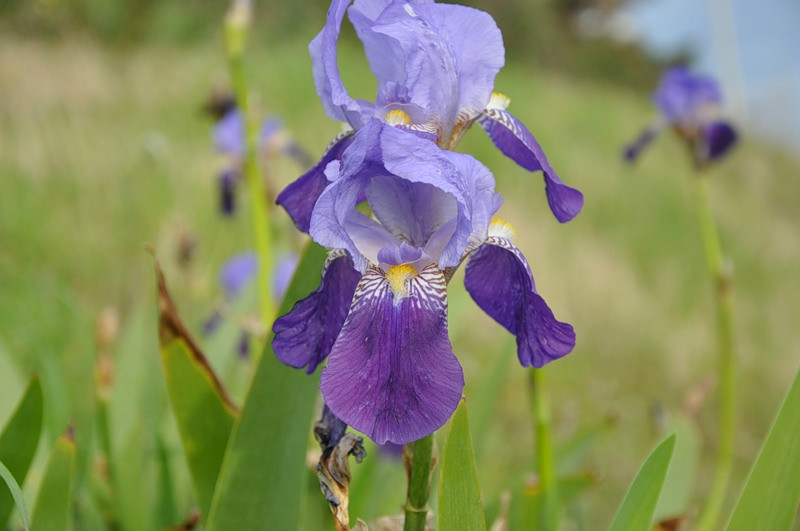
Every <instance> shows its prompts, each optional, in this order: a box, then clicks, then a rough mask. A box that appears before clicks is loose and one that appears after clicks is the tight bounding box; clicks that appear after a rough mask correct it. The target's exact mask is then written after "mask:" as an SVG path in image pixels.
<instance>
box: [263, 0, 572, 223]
mask: <svg viewBox="0 0 800 531" xmlns="http://www.w3.org/2000/svg"><path fill="white" fill-rule="evenodd" d="M350 2H351V0H334V1H333V2H332V3H331V6H330V9H329V11H328V18H327V22H326V24H325V26H324V27H323V29H322V31H320V33H319V34H318V35H317V36H316V37H315V38H314V40H312V41H311V44H310V45H309V51H310V53H311V59H312V62H313V74H314V82H315V84H316V88H317V94H319V96H320V98H321V100H322V103H323V106H324V107H325V111H326V112H327V114H328V116H330V117H331V118H333V119H334V120H339V121H341V122H344V123H345V124H346V127H345V130H344V131H343V132H342V133H340V134H339V135H337V136H336V137H335V138H334V139H333V141H332V142H331V143H330V145H329V147H328V149H327V150H326V152H325V154H324V155H323V157H322V159H321V160H320V161H319V162H318V163H317V165H316V166H314V167H313V168H312V169H311V170H309V171H308V172H307V173H306V174H305V175H303V176H302V177H300V178H299V179H298V180H297V181H295V182H294V183H293V184H291V185H290V186H288V187H287V188H286V189H285V190H284V191H283V192H282V193H281V194H280V195H279V196H278V203H279V204H280V205H282V206H283V207H284V208H285V209H286V210H287V212H288V213H289V215H290V216H291V217H292V219H293V220H294V221H295V223H296V224H297V226H298V228H300V229H301V230H303V231H304V232H308V230H309V226H310V222H311V212H312V210H313V208H314V205H315V204H316V201H317V198H318V197H319V195H320V194H321V193H322V190H323V189H325V187H326V186H327V185H328V180H327V177H326V173H325V168H326V167H327V165H328V164H329V163H330V162H331V161H334V160H340V159H341V157H342V153H343V152H344V150H345V149H346V148H347V146H348V145H349V144H350V143H351V142H353V136H354V134H355V131H358V130H360V129H362V128H363V127H364V126H365V125H366V124H368V123H369V122H370V121H371V120H373V119H377V120H379V121H381V122H385V123H388V124H391V125H400V126H404V127H406V128H408V129H412V130H415V131H419V132H424V133H427V134H429V135H430V138H431V139H432V140H433V141H434V142H435V143H436V145H438V146H439V147H440V148H442V149H447V150H449V149H453V148H454V147H455V145H456V144H457V143H458V141H459V140H460V139H461V137H462V135H463V134H464V132H465V131H466V130H467V129H469V128H470V127H471V126H472V124H474V123H476V122H477V123H478V124H480V125H481V126H482V127H483V128H484V129H485V130H486V132H487V133H488V134H489V136H490V138H491V139H492V141H493V142H494V143H495V145H496V146H497V147H498V148H499V149H500V150H501V151H502V152H503V153H504V154H505V155H507V156H508V157H510V158H511V159H513V160H514V161H515V162H517V164H519V165H520V166H522V167H523V168H525V169H527V170H529V171H538V170H541V171H542V172H543V174H544V180H545V189H546V192H547V200H548V203H549V204H550V208H551V210H552V211H553V213H554V214H555V216H556V218H557V219H558V220H559V221H561V222H565V221H569V220H570V219H572V218H573V217H575V216H576V215H577V214H578V212H580V210H581V208H582V206H583V195H582V194H581V192H579V191H578V190H576V189H574V188H570V187H569V186H567V185H566V184H564V183H563V182H562V180H561V179H560V178H559V176H558V174H557V173H556V172H555V170H554V169H553V167H552V166H551V165H550V163H549V162H548V161H547V157H546V156H545V154H544V151H543V150H542V148H541V146H540V145H539V143H538V142H537V141H536V139H535V138H534V137H533V135H532V134H531V132H530V131H529V130H528V128H527V127H525V125H524V124H523V123H522V122H521V121H520V120H518V119H517V118H516V117H515V116H513V115H512V114H511V113H509V112H508V111H507V110H506V109H507V107H508V106H509V104H510V101H511V100H510V99H509V98H508V97H506V96H504V95H503V94H500V93H494V92H492V90H493V88H494V80H495V76H496V75H497V73H498V72H499V71H500V69H501V68H502V67H503V64H504V62H505V50H504V48H503V38H502V35H501V34H500V30H499V29H498V28H497V24H496V23H495V22H494V20H493V19H492V17H491V16H490V15H489V14H487V13H484V12H482V11H478V10H477V9H473V8H470V7H464V6H459V5H453V4H436V3H434V2H432V1H429V0H394V1H392V0H356V2H355V3H354V4H353V5H352V6H350ZM348 6H350V7H349V8H348ZM345 11H347V12H348V13H349V17H350V21H351V22H352V24H353V26H354V27H355V30H356V33H357V34H358V36H359V38H360V39H361V41H362V43H363V44H364V51H365V52H366V56H367V59H368V61H369V65H370V68H371V69H372V71H373V73H374V74H375V77H376V78H377V80H378V93H377V95H376V98H375V101H374V102H369V101H365V100H360V99H359V100H357V99H354V98H352V97H351V96H350V95H349V93H348V92H347V89H346V88H345V86H344V84H343V82H342V79H341V77H340V75H339V68H338V64H337V51H336V43H337V40H338V38H339V31H340V27H341V24H342V19H343V18H344V14H345Z"/></svg>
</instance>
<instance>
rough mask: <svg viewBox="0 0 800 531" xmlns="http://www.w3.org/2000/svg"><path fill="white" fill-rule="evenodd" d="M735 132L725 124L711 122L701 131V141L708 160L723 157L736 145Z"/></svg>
mask: <svg viewBox="0 0 800 531" xmlns="http://www.w3.org/2000/svg"><path fill="white" fill-rule="evenodd" d="M736 139H737V135H736V131H735V130H734V129H733V127H731V126H730V125H729V124H727V123H725V122H711V123H710V124H708V126H706V128H705V130H704V131H703V140H704V143H705V147H706V149H707V156H708V159H709V160H716V159H718V158H720V157H721V156H723V155H724V154H725V153H727V152H728V150H729V149H730V148H731V147H733V145H734V144H735V143H736Z"/></svg>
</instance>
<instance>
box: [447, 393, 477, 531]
mask: <svg viewBox="0 0 800 531" xmlns="http://www.w3.org/2000/svg"><path fill="white" fill-rule="evenodd" d="M482 529H486V519H485V518H484V515H483V502H482V501H481V490H480V485H479V484H478V469H477V466H476V465H475V454H474V453H473V451H472V437H471V436H470V433H469V421H468V419H467V403H466V401H465V400H463V399H462V400H461V403H460V404H459V405H458V409H456V412H455V414H453V419H452V420H451V421H450V433H448V434H447V441H446V442H445V446H444V452H442V471H441V474H440V476H439V530H440V531H448V530H453V531H461V530H464V531H467V530H469V531H472V530H482Z"/></svg>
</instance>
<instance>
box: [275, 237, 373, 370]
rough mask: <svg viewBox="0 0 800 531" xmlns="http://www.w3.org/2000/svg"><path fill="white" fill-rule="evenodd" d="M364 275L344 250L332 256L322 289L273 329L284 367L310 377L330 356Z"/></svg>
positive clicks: (278, 352)
mask: <svg viewBox="0 0 800 531" xmlns="http://www.w3.org/2000/svg"><path fill="white" fill-rule="evenodd" d="M359 278H361V275H360V274H359V272H358V271H356V270H355V269H354V268H353V261H352V260H351V259H350V257H349V256H348V255H347V253H345V252H344V251H334V252H332V253H331V254H330V255H329V256H328V260H327V261H326V262H325V267H324V268H323V270H322V281H321V282H320V284H319V287H318V288H317V289H316V291H314V292H313V293H311V294H310V295H309V296H308V297H306V298H305V299H302V300H300V301H298V302H297V303H296V304H295V305H294V308H292V310H291V311H290V312H289V313H287V314H286V315H284V316H283V317H280V318H279V319H278V320H277V321H275V324H274V325H273V326H272V331H273V332H274V333H275V337H274V338H273V339H272V348H273V350H274V351H275V356H277V358H278V359H279V360H280V361H281V362H282V363H284V364H286V365H289V366H290V367H295V368H297V369H300V368H302V367H305V368H306V372H307V373H308V374H311V373H313V372H314V371H315V370H316V368H317V366H318V365H319V364H320V363H322V361H323V360H324V359H325V358H326V357H327V356H328V353H329V352H330V351H331V347H332V346H333V343H334V341H335V340H336V336H338V335H339V331H340V330H341V329H342V325H343V324H344V320H345V317H347V310H348V308H350V301H351V300H352V298H353V293H354V292H355V289H356V285H357V284H358V279H359Z"/></svg>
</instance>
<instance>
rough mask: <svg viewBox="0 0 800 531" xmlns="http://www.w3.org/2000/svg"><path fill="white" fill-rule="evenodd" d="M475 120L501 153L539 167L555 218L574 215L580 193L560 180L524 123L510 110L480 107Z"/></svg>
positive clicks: (528, 166) (531, 168) (580, 201)
mask: <svg viewBox="0 0 800 531" xmlns="http://www.w3.org/2000/svg"><path fill="white" fill-rule="evenodd" d="M478 123H480V124H481V126H482V127H483V128H484V129H485V130H486V132H487V133H488V134H489V137H490V138H491V139H492V142H494V145H495V146H497V148H498V149H499V150H500V151H502V152H503V154H504V155H505V156H507V157H509V158H510V159H511V160H513V161H514V162H516V163H517V164H519V165H520V166H522V167H523V168H525V169H526V170H528V171H537V170H542V172H543V173H544V182H545V191H546V192H547V202H548V204H549V205H550V210H552V211H553V214H554V215H555V216H556V219H558V221H560V222H561V223H565V222H567V221H569V220H571V219H572V218H574V217H575V216H577V215H578V213H579V212H580V211H581V209H582V208H583V194H582V193H581V192H580V191H579V190H576V189H575V188H571V187H570V186H567V185H566V184H564V181H562V180H561V178H560V177H559V176H558V174H557V173H556V171H555V170H554V169H553V167H552V166H551V165H550V163H549V162H548V161H547V156H545V154H544V150H542V147H541V146H540V145H539V143H538V142H537V141H536V139H535V138H534V137H533V134H531V132H530V131H529V130H528V128H527V127H525V124H523V123H522V122H521V121H519V120H518V119H517V118H516V117H515V116H513V115H512V114H511V113H509V112H507V111H505V110H503V109H494V108H491V109H486V110H485V111H483V114H482V115H481V116H480V117H479V118H478Z"/></svg>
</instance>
